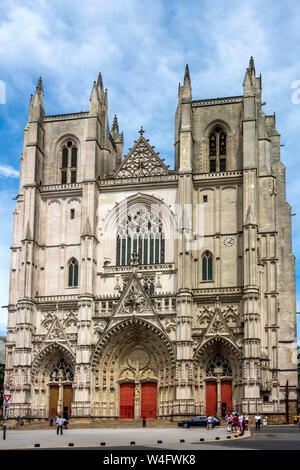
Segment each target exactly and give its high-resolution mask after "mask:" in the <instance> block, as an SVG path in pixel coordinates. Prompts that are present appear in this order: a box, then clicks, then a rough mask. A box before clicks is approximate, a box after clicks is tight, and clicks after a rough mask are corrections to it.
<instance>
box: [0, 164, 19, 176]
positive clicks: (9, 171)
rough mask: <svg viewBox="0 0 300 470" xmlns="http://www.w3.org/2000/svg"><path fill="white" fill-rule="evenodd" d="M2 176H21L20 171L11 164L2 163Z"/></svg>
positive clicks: (0, 172) (0, 166) (0, 171)
mask: <svg viewBox="0 0 300 470" xmlns="http://www.w3.org/2000/svg"><path fill="white" fill-rule="evenodd" d="M0 176H5V178H19V176H20V173H19V172H18V171H17V170H15V169H14V168H12V167H11V166H8V165H1V164H0Z"/></svg>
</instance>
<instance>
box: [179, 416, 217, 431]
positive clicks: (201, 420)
mask: <svg viewBox="0 0 300 470" xmlns="http://www.w3.org/2000/svg"><path fill="white" fill-rule="evenodd" d="M178 426H179V427H182V428H189V427H191V426H207V416H196V417H195V418H191V419H184V420H183V421H179V422H178ZM212 426H213V428H214V427H215V426H220V420H219V418H217V417H216V416H212Z"/></svg>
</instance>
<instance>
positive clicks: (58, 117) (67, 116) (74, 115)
mask: <svg viewBox="0 0 300 470" xmlns="http://www.w3.org/2000/svg"><path fill="white" fill-rule="evenodd" d="M88 115H89V112H88V111H81V112H80V113H68V114H53V115H52V116H45V117H44V121H59V120H61V119H78V118H82V117H86V116H88Z"/></svg>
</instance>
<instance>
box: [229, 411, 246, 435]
mask: <svg viewBox="0 0 300 470" xmlns="http://www.w3.org/2000/svg"><path fill="white" fill-rule="evenodd" d="M225 421H226V423H227V431H228V432H229V433H231V432H238V431H240V432H241V434H244V432H245V431H247V430H248V425H249V416H248V415H247V413H237V412H236V411H235V412H233V413H231V412H230V411H229V412H227V413H226V415H225Z"/></svg>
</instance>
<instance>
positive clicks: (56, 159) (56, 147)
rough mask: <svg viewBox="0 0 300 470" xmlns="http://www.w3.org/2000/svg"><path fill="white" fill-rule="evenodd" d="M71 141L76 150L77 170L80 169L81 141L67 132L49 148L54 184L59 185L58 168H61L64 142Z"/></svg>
mask: <svg viewBox="0 0 300 470" xmlns="http://www.w3.org/2000/svg"><path fill="white" fill-rule="evenodd" d="M69 139H70V140H71V141H73V142H74V144H75V146H76V148H77V169H78V170H79V169H80V155H81V152H80V148H81V141H80V139H79V137H77V136H76V135H75V134H72V133H70V132H67V133H65V134H63V135H61V136H60V137H59V138H58V139H57V140H56V141H55V142H54V143H53V144H52V146H51V155H52V162H53V163H52V165H53V167H52V168H51V173H53V168H54V169H55V173H54V174H55V175H56V183H58V184H60V183H61V182H60V179H59V177H60V171H59V168H60V166H61V150H62V146H63V144H64V142H67V141H68V140H69ZM77 180H78V175H77Z"/></svg>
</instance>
